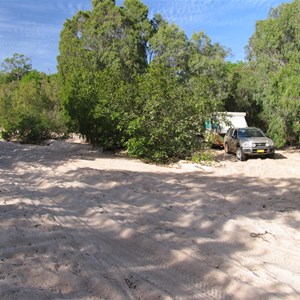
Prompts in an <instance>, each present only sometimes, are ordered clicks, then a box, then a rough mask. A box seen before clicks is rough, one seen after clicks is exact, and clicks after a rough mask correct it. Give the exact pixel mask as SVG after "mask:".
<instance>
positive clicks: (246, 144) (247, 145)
mask: <svg viewBox="0 0 300 300" xmlns="http://www.w3.org/2000/svg"><path fill="white" fill-rule="evenodd" d="M241 145H242V147H252V142H251V141H244V142H242V143H241Z"/></svg>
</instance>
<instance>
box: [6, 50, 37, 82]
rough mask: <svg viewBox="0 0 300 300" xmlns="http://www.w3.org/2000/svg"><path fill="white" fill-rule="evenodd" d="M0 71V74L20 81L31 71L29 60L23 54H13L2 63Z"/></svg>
mask: <svg viewBox="0 0 300 300" xmlns="http://www.w3.org/2000/svg"><path fill="white" fill-rule="evenodd" d="M2 69H3V70H2V72H4V73H8V74H10V75H11V76H12V77H13V78H15V79H17V80H21V79H22V77H23V76H24V75H25V74H26V73H28V72H29V71H30V70H31V69H32V66H31V59H30V58H28V57H26V56H25V55H24V54H18V53H14V55H13V57H11V58H10V57H8V58H6V59H5V60H4V61H3V63H2Z"/></svg>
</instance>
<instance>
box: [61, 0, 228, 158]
mask: <svg viewBox="0 0 300 300" xmlns="http://www.w3.org/2000/svg"><path fill="white" fill-rule="evenodd" d="M227 54H228V52H227V50H225V49H223V48H222V47H221V46H220V45H218V44H213V43H212V42H211V41H210V39H209V38H208V37H207V36H206V35H205V34H204V33H200V34H199V35H195V36H194V38H193V40H191V41H189V40H188V38H187V37H186V35H185V34H184V32H183V31H181V30H180V29H179V28H178V27H177V26H176V25H174V24H168V22H166V21H165V20H163V19H162V17H161V16H158V15H156V16H155V17H154V19H153V20H149V19H148V8H147V7H146V6H145V5H143V4H142V3H141V2H140V1H139V0H126V1H124V4H123V7H118V6H116V4H115V2H114V1H109V0H103V1H94V2H93V6H92V11H87V12H79V13H77V14H76V15H75V16H74V17H73V18H72V20H68V21H67V22H66V23H65V25H64V29H63V31H62V33H61V39H60V55H59V57H58V63H59V65H58V69H59V73H60V78H61V83H62V97H63V102H64V107H65V109H66V111H67V113H68V115H69V118H70V121H71V123H72V125H73V128H75V129H76V130H77V131H78V132H79V133H80V134H82V135H83V136H84V137H85V138H86V139H87V140H88V141H90V142H92V143H96V144H100V145H101V146H102V147H104V148H105V149H114V148H117V147H124V146H125V147H127V149H128V152H129V154H130V155H132V156H135V157H141V158H144V159H147V160H150V161H155V162H165V161H167V160H169V159H170V158H172V157H175V156H176V157H190V156H191V153H192V152H193V151H194V150H195V149H197V148H198V147H199V144H200V139H199V135H200V134H202V133H203V130H204V126H203V124H204V121H205V119H206V118H207V117H208V116H209V115H210V114H211V113H213V112H214V111H217V110H220V109H221V108H222V103H223V102H224V100H225V98H226V96H227V83H226V80H227V79H226V76H224V75H226V64H225V63H224V59H225V57H226V55H227Z"/></svg>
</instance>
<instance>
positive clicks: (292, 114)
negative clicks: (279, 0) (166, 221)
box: [248, 0, 300, 147]
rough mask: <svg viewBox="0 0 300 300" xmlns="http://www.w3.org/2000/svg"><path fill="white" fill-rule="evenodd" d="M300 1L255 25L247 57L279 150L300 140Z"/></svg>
mask: <svg viewBox="0 0 300 300" xmlns="http://www.w3.org/2000/svg"><path fill="white" fill-rule="evenodd" d="M299 14H300V1H299V0H294V1H292V2H291V3H284V4H282V5H280V6H279V7H278V8H275V9H273V10H272V11H271V12H270V15H269V18H268V19H267V20H264V21H259V22H257V24H256V31H255V33H254V34H253V36H252V37H251V39H250V42H249V45H248V58H249V61H250V63H251V66H252V68H253V70H254V72H255V76H256V78H257V81H256V83H257V87H256V88H257V91H258V93H259V97H257V101H258V104H259V105H260V106H261V107H262V117H263V118H264V120H265V122H266V124H267V127H268V132H269V134H270V136H271V137H272V138H273V139H274V140H275V142H276V144H277V146H278V147H281V146H283V145H285V144H287V143H288V144H290V145H292V144H294V143H295V142H298V141H299V136H300V130H299V117H300V101H299V99H300V90H299V83H300V82H299V71H300V34H299V32H300V31H299Z"/></svg>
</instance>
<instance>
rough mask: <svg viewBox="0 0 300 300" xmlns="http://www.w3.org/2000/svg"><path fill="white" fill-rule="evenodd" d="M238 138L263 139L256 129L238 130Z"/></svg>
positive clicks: (262, 135)
mask: <svg viewBox="0 0 300 300" xmlns="http://www.w3.org/2000/svg"><path fill="white" fill-rule="evenodd" d="M238 137H239V138H250V137H265V135H264V133H263V132H262V131H261V130H260V129H258V128H242V129H239V130H238Z"/></svg>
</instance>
